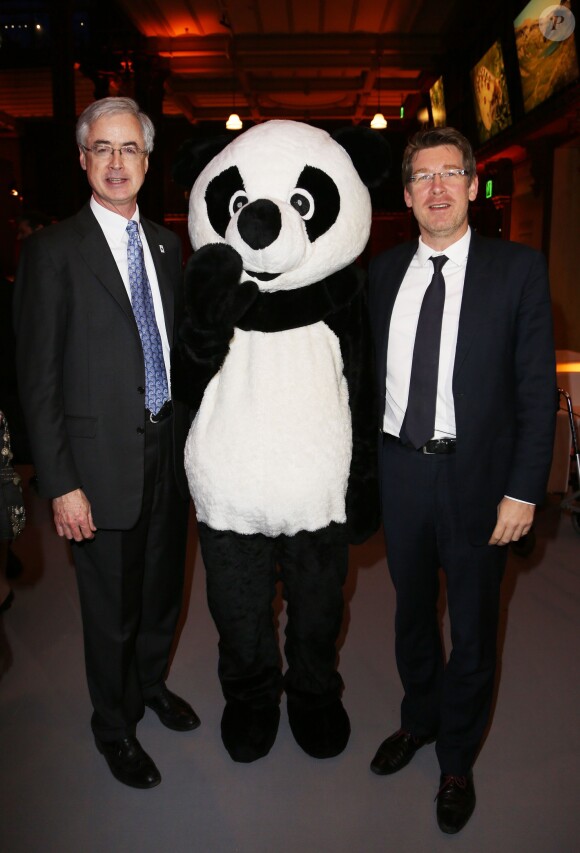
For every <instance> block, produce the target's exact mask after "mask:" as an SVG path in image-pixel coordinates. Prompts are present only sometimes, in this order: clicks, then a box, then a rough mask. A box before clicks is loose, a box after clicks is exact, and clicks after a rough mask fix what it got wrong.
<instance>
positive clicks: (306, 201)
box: [290, 187, 315, 219]
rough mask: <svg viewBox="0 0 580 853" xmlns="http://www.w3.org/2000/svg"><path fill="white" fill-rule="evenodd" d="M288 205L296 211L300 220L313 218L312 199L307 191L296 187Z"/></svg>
mask: <svg viewBox="0 0 580 853" xmlns="http://www.w3.org/2000/svg"><path fill="white" fill-rule="evenodd" d="M290 204H291V205H292V207H293V208H294V210H297V211H298V213H299V214H300V216H301V217H302V219H312V217H313V216H314V208H315V205H314V199H313V197H312V194H311V193H309V192H308V190H303V189H302V188H301V187H298V188H297V189H295V190H294V192H293V193H292V195H291V196H290Z"/></svg>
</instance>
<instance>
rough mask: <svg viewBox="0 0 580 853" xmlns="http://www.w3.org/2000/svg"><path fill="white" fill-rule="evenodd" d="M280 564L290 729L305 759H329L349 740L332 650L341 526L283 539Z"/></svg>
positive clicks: (338, 609) (342, 551)
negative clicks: (282, 584)
mask: <svg viewBox="0 0 580 853" xmlns="http://www.w3.org/2000/svg"><path fill="white" fill-rule="evenodd" d="M280 565H281V572H282V579H283V581H284V597H285V598H286V601H287V615H288V621H287V628H286V643H285V647H284V648H285V653H286V660H287V662H288V670H287V672H286V674H285V676H284V688H285V691H286V694H287V697H288V719H289V722H290V728H291V729H292V734H293V735H294V738H295V740H296V741H297V743H298V744H299V746H300V747H301V748H302V749H303V750H304V751H305V752H306V753H308V755H311V756H313V757H314V758H330V757H332V756H334V755H338V754H339V753H340V752H342V751H343V750H344V748H345V747H346V744H347V743H348V739H349V736H350V721H349V719H348V715H347V713H346V711H345V709H344V707H343V705H342V701H341V698H340V696H341V693H342V688H343V682H342V678H341V677H340V675H339V673H338V671H337V650H336V642H337V639H338V635H339V632H340V629H341V625H342V617H343V611H344V595H343V586H344V582H345V580H346V575H347V571H348V544H347V541H346V534H345V528H344V525H338V524H331V525H329V526H328V527H326V528H324V529H323V530H319V531H315V532H313V533H309V532H307V531H301V532H300V533H298V534H296V535H295V536H292V537H283V542H282V543H281V554H280Z"/></svg>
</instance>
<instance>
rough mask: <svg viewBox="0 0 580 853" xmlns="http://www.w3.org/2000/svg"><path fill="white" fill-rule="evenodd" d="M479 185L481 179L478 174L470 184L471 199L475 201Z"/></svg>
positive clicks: (469, 195) (469, 193) (469, 194)
mask: <svg viewBox="0 0 580 853" xmlns="http://www.w3.org/2000/svg"><path fill="white" fill-rule="evenodd" d="M478 187H479V179H478V177H477V175H476V176H475V178H474V179H473V181H472V182H471V184H470V185H469V192H468V198H469V201H475V199H476V198H477V188H478Z"/></svg>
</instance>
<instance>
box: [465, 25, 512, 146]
mask: <svg viewBox="0 0 580 853" xmlns="http://www.w3.org/2000/svg"><path fill="white" fill-rule="evenodd" d="M471 84H472V89H473V100H474V104H475V117H476V121H477V132H478V136H479V142H480V143H483V142H486V141H487V140H488V139H491V137H492V136H495V135H496V134H497V133H499V132H500V131H501V130H504V128H506V127H509V125H510V124H511V123H512V115H511V110H510V101H509V95H508V87H507V82H506V74H505V66H504V61H503V52H502V49H501V42H500V41H499V40H498V41H496V42H494V44H493V45H492V46H491V47H490V49H489V50H488V51H487V53H485V54H484V55H483V56H482V57H481V59H480V60H479V62H478V63H477V64H476V65H475V66H474V67H473V68H472V69H471Z"/></svg>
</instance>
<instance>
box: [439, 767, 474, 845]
mask: <svg viewBox="0 0 580 853" xmlns="http://www.w3.org/2000/svg"><path fill="white" fill-rule="evenodd" d="M436 800H437V823H438V824H439V829H440V830H441V831H442V832H447V833H448V834H449V835H454V834H455V833H456V832H459V830H460V829H463V827H464V826H465V824H466V823H467V821H468V820H469V818H470V817H471V815H472V814H473V810H474V808H475V788H474V786H473V773H469V774H468V775H467V776H449V775H447V774H446V773H442V774H441V780H440V782H439V793H438V794H437V797H436Z"/></svg>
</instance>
